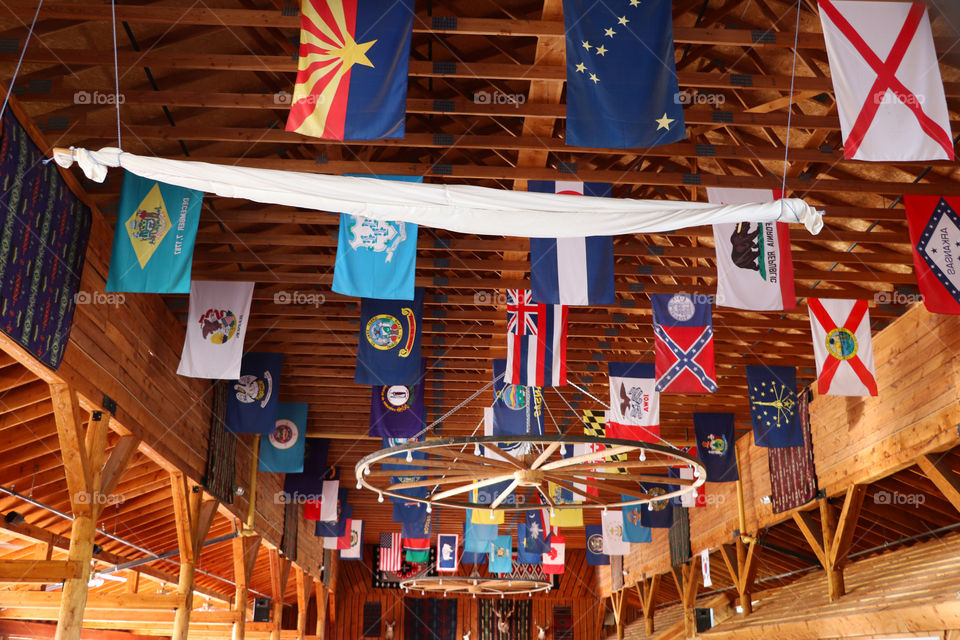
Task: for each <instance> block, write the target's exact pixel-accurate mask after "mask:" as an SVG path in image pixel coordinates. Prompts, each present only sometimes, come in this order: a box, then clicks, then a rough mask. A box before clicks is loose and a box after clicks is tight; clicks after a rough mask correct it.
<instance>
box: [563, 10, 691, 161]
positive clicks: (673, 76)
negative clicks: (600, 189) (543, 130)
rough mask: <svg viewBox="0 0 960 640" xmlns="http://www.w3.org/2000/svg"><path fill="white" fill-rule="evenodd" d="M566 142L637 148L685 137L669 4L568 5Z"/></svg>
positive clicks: (583, 145)
mask: <svg viewBox="0 0 960 640" xmlns="http://www.w3.org/2000/svg"><path fill="white" fill-rule="evenodd" d="M563 21H564V24H565V26H566V35H567V144H569V145H572V146H575V147H609V148H615V149H633V148H636V147H653V146H656V145H661V144H667V143H669V142H676V141H677V140H682V139H683V138H685V137H686V135H687V134H686V129H685V127H684V123H683V109H682V108H681V103H682V102H683V100H682V99H681V98H682V96H681V95H680V91H679V88H678V86H677V70H676V65H675V64H674V48H673V15H672V11H671V3H670V0H643V1H642V2H632V1H631V2H627V1H626V0H623V1H621V2H617V3H610V2H596V1H595V0H563Z"/></svg>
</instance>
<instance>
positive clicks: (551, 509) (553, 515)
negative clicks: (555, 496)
mask: <svg viewBox="0 0 960 640" xmlns="http://www.w3.org/2000/svg"><path fill="white" fill-rule="evenodd" d="M550 517H551V518H555V517H557V512H556V510H554V508H553V507H550Z"/></svg>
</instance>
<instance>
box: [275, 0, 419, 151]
mask: <svg viewBox="0 0 960 640" xmlns="http://www.w3.org/2000/svg"><path fill="white" fill-rule="evenodd" d="M413 5H414V2H413V0H349V1H348V0H303V2H302V4H301V14H300V63H299V65H298V68H297V84H296V86H295V87H294V89H293V99H292V101H291V104H290V116H289V117H288V118H287V131H296V132H297V133H301V134H303V135H307V136H313V137H315V138H325V139H327V140H374V139H378V138H402V137H403V135H404V127H403V125H404V118H405V116H406V106H407V69H408V66H409V61H410V34H411V32H412V30H413ZM280 95H281V96H283V97H289V96H288V94H280Z"/></svg>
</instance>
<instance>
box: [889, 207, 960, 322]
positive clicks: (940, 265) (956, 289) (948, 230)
mask: <svg viewBox="0 0 960 640" xmlns="http://www.w3.org/2000/svg"><path fill="white" fill-rule="evenodd" d="M903 201H904V204H905V205H906V208H907V225H908V226H909V228H910V244H911V245H913V268H914V270H915V271H916V272H917V285H918V286H919V287H920V293H921V294H923V306H925V307H926V308H927V311H930V312H931V313H952V314H960V269H958V268H957V265H958V263H960V215H957V212H958V211H960V198H941V197H939V196H904V197H903ZM879 295H882V294H878V298H879ZM881 301H882V300H881Z"/></svg>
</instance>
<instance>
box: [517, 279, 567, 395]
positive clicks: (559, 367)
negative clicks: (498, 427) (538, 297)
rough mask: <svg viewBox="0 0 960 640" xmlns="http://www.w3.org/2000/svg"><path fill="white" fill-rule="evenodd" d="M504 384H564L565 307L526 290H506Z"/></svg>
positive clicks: (548, 385) (565, 379) (549, 385)
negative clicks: (543, 300)
mask: <svg viewBox="0 0 960 640" xmlns="http://www.w3.org/2000/svg"><path fill="white" fill-rule="evenodd" d="M503 379H504V382H506V383H507V384H517V385H522V386H527V387H557V386H560V385H565V384H567V307H565V306H564V305H559V304H538V303H536V302H533V299H532V297H531V294H530V291H529V290H524V289H509V290H508V291H507V368H506V372H505V373H504V376H503Z"/></svg>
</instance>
